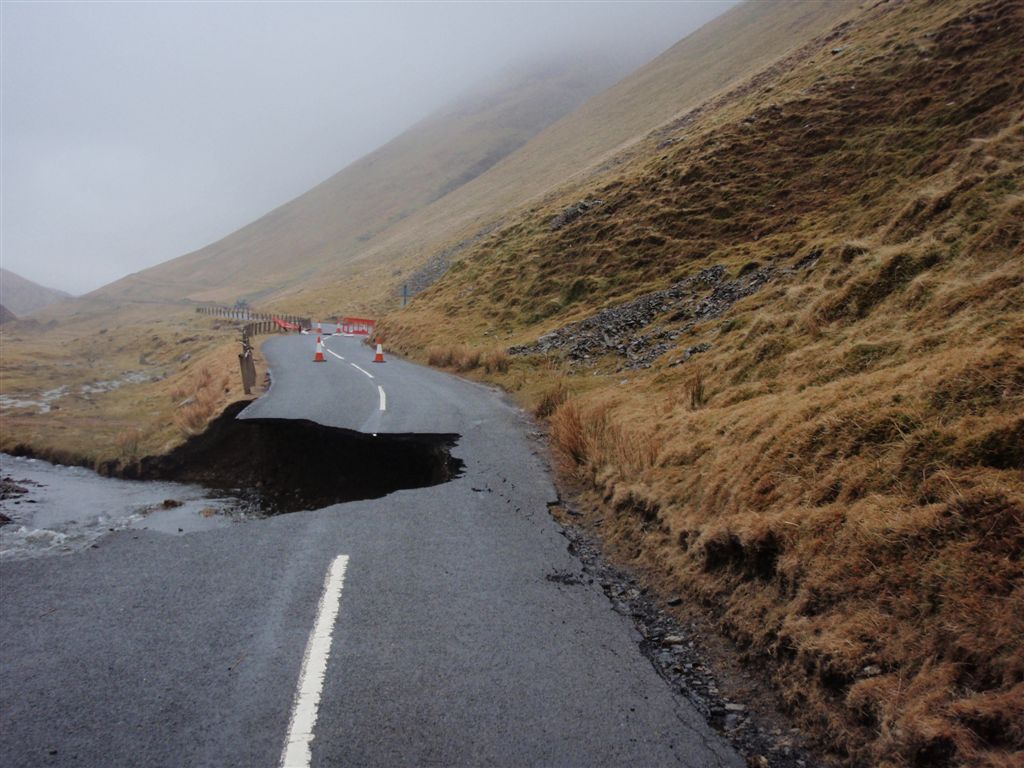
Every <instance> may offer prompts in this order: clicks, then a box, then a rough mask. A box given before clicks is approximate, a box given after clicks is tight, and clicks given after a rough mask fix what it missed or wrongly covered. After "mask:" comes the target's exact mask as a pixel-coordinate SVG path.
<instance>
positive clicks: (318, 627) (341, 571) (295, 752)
mask: <svg viewBox="0 0 1024 768" xmlns="http://www.w3.org/2000/svg"><path fill="white" fill-rule="evenodd" d="M347 566H348V555H338V556H337V557H336V558H334V560H333V561H332V562H331V567H330V568H328V569H327V576H326V577H325V578H324V591H323V594H322V595H321V596H320V604H319V605H318V606H317V609H316V623H315V624H314V625H313V631H312V633H311V634H310V636H309V642H308V643H307V644H306V654H305V656H303V658H302V672H301V673H300V674H299V686H298V689H297V690H296V692H295V701H294V703H293V704H292V717H291V722H289V724H288V738H287V740H286V741H285V743H284V751H283V752H282V753H281V768H309V761H310V759H311V758H312V752H311V751H310V743H311V742H312V741H313V729H314V728H315V727H316V717H317V711H318V710H319V708H320V694H321V692H322V691H323V688H324V674H325V673H326V671H327V659H328V657H330V655H331V636H332V634H333V633H334V622H335V621H336V620H337V618H338V608H339V606H340V603H341V588H342V587H343V586H344V584H345V568H346V567H347Z"/></svg>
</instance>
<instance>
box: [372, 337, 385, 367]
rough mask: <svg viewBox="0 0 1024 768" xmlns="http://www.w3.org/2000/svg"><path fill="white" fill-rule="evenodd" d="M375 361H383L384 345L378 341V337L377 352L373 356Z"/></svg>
mask: <svg viewBox="0 0 1024 768" xmlns="http://www.w3.org/2000/svg"><path fill="white" fill-rule="evenodd" d="M373 362H375V363H383V362H384V346H383V345H382V344H381V343H380V339H377V354H376V355H375V356H374V358H373Z"/></svg>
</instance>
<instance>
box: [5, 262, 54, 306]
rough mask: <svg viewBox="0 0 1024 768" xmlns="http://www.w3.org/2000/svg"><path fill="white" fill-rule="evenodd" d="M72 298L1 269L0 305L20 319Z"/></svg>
mask: <svg viewBox="0 0 1024 768" xmlns="http://www.w3.org/2000/svg"><path fill="white" fill-rule="evenodd" d="M68 298H70V294H67V293H64V291H58V290H57V289H55V288H47V287H46V286H44V285H39V283H34V282H32V281H31V280H26V279H25V278H24V277H22V276H21V275H17V274H15V273H14V272H11V271H10V270H9V269H4V268H3V267H0V304H3V305H4V306H5V307H7V309H8V310H10V311H11V312H13V313H14V314H15V315H18V316H19V317H24V316H25V315H27V314H30V313H32V312H35V311H36V310H37V309H42V308H43V307H48V306H50V305H51V304H56V303H57V302H61V301H64V300H65V299H68Z"/></svg>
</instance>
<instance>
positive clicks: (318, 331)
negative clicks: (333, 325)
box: [316, 322, 323, 336]
mask: <svg viewBox="0 0 1024 768" xmlns="http://www.w3.org/2000/svg"><path fill="white" fill-rule="evenodd" d="M316 333H317V336H319V335H320V334H321V333H323V329H322V328H321V327H320V323H319V322H317V324H316Z"/></svg>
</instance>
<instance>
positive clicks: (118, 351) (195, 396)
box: [0, 304, 261, 469]
mask: <svg viewBox="0 0 1024 768" xmlns="http://www.w3.org/2000/svg"><path fill="white" fill-rule="evenodd" d="M74 306H76V307H77V311H78V315H77V316H73V317H71V318H63V316H60V317H53V318H47V319H46V320H45V321H43V322H39V323H35V324H33V323H28V324H22V323H15V324H14V325H13V326H8V325H5V326H4V328H3V330H2V331H0V333H2V335H3V339H2V343H3V350H4V355H3V368H4V371H3V373H4V376H3V393H4V394H7V395H11V396H14V397H17V398H20V399H24V400H30V401H31V400H34V399H36V398H38V396H39V394H40V393H41V392H45V391H47V390H52V389H55V388H57V387H65V388H66V391H65V393H64V395H63V396H61V397H59V398H57V399H56V400H54V401H53V402H52V404H51V410H50V411H49V412H48V413H40V412H39V410H40V409H39V408H38V407H28V408H5V409H3V411H2V412H0V420H2V424H3V429H2V430H0V449H2V450H5V451H13V450H15V449H17V448H18V446H23V447H26V448H30V449H31V450H32V451H33V452H34V453H35V454H36V455H39V456H42V457H44V458H53V459H55V460H60V461H62V462H63V463H73V464H82V465H85V466H93V467H100V468H104V467H105V468H107V469H110V468H111V467H113V466H114V465H115V464H121V465H124V464H127V463H130V462H131V461H134V460H136V459H138V458H140V457H142V456H146V455H150V454H154V453H160V452H164V451H166V450H169V449H170V448H172V447H173V446H174V445H176V444H178V443H179V442H181V440H182V439H184V437H185V436H186V435H187V434H192V433H193V432H196V431H200V430H202V429H203V428H204V427H205V425H206V423H207V422H208V421H209V419H210V418H211V416H213V415H216V414H217V413H219V412H220V411H221V410H222V409H223V407H224V406H226V405H227V404H228V403H230V402H234V401H235V400H240V399H244V398H245V395H244V394H243V392H242V387H241V380H240V377H239V374H238V361H237V357H236V355H237V352H238V344H237V341H236V340H235V339H236V336H235V333H234V328H233V326H232V325H231V324H221V323H220V322H219V321H216V320H211V319H210V318H208V317H205V316H203V317H200V316H197V315H195V314H194V312H192V311H191V310H189V309H180V308H176V307H173V306H170V307H168V306H150V305H127V306H122V307H121V308H120V314H118V315H117V316H116V317H112V316H111V314H110V313H109V311H108V310H106V309H103V310H97V309H95V308H89V307H88V306H86V305H82V304H76V305H74ZM114 319H116V322H112V320H114ZM50 320H52V322H50ZM104 329H105V331H104ZM101 331H104V332H101ZM257 363H258V366H260V367H261V363H260V361H259V360H258V361H257ZM128 374H130V375H131V376H132V377H133V378H126V375H128ZM139 379H141V380H139ZM103 382H119V385H118V386H117V387H116V388H105V387H103V386H102V383H103ZM97 384H100V385H101V386H100V390H99V391H93V390H92V389H90V388H91V387H95V386H96V385H97ZM83 387H84V388H85V389H83Z"/></svg>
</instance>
